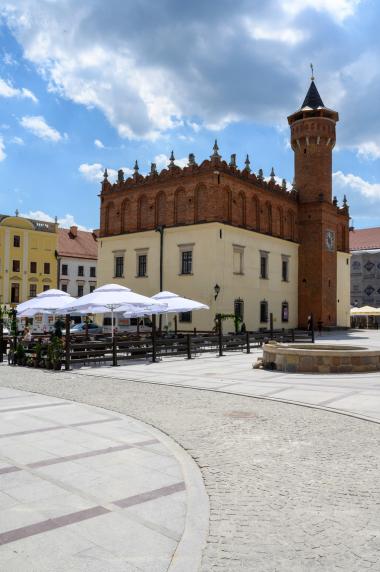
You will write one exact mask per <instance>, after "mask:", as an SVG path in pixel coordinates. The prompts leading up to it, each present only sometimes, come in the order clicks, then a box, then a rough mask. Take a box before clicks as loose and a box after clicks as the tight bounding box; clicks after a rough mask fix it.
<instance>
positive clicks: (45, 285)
mask: <svg viewBox="0 0 380 572" xmlns="http://www.w3.org/2000/svg"><path fill="white" fill-rule="evenodd" d="M48 290H50V286H49V285H48V284H44V285H43V291H44V292H47V291H48Z"/></svg>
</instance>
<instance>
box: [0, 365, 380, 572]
mask: <svg viewBox="0 0 380 572" xmlns="http://www.w3.org/2000/svg"><path fill="white" fill-rule="evenodd" d="M194 363H195V362H194ZM188 367H189V368H190V369H191V368H192V367H194V364H193V363H191V364H188ZM0 369H1V368H0ZM0 386H3V387H6V386H8V387H14V388H18V389H21V388H22V389H24V390H29V391H35V392H38V393H41V394H42V393H43V394H46V395H50V396H51V397H49V398H48V399H52V397H53V396H54V397H59V398H65V399H70V400H76V401H78V402H82V403H91V404H92V405H96V406H100V407H102V408H105V409H108V410H110V411H109V414H110V415H115V414H116V415H117V413H114V412H121V413H124V414H127V415H132V416H133V417H138V418H139V419H142V420H143V421H145V422H148V423H149V424H152V425H154V426H155V427H157V428H159V429H160V430H161V431H164V432H165V433H167V434H169V435H171V436H172V437H173V438H174V439H175V440H176V441H177V442H178V443H180V445H181V446H182V447H183V448H184V449H185V450H186V451H187V452H188V453H189V454H190V455H191V456H192V457H193V459H195V461H196V462H197V464H198V466H199V467H200V470H201V471H202V476H203V480H204V483H205V486H206V490H207V493H208V496H209V501H210V524H209V526H210V528H209V535H208V538H207V542H206V545H205V547H204V550H203V554H202V561H201V563H199V561H198V560H197V558H196V556H197V553H198V552H197V550H190V551H188V553H187V554H188V555H190V556H189V558H188V560H187V563H186V565H185V567H184V568H182V571H185V572H196V571H198V570H201V572H242V571H244V572H253V571H256V570H257V571H260V572H289V571H291V572H306V571H307V572H317V571H318V572H320V571H323V572H338V571H342V570H343V571H344V572H363V571H364V570H380V513H379V509H378V507H379V505H380V492H379V484H378V483H379V469H380V427H379V425H378V424H377V423H370V422H368V421H363V420H360V419H353V418H351V417H347V416H345V415H336V414H335V413H331V412H327V411H321V410H315V409H310V408H306V407H299V406H294V405H289V404H284V403H280V402H277V401H265V400H262V399H252V398H251V397H245V396H240V395H232V394H230V393H222V392H210V391H199V390H195V389H189V388H184V387H174V386H168V385H158V384H152V383H136V382H128V381H126V380H117V379H111V378H105V377H91V376H84V375H83V376H81V375H77V374H74V373H70V372H69V373H65V372H41V371H38V370H33V369H31V370H28V369H25V368H17V367H14V368H12V367H7V368H6V375H2V372H1V371H0ZM59 409H61V410H63V409H65V407H56V408H55V410H56V411H58V410H59ZM35 411H36V410H35ZM45 411H46V410H45ZM105 425H107V424H105ZM31 462H33V461H31ZM14 474H15V475H16V474H17V473H14ZM9 476H10V475H9ZM118 498H120V497H119V496H118ZM197 498H199V495H195V499H197ZM124 510H125V509H124ZM105 516H107V515H105ZM97 518H104V517H103V516H99V517H97ZM191 521H192V523H193V526H194V527H195V528H196V529H197V528H198V523H197V521H196V520H195V521H194V519H191ZM61 530H63V529H61ZM67 530H69V528H68V527H67ZM55 532H57V531H52V532H51V533H49V534H54V533H55ZM37 538H38V537H37V536H36V537H35V539H37ZM117 538H118V537H117ZM29 540H30V541H32V540H33V539H32V538H31V539H29ZM77 541H78V539H77V538H76V537H75V538H74V539H73V542H77ZM100 541H101V538H100V539H99V542H100ZM180 545H181V542H180V544H179V546H178V549H177V552H178V550H179V548H180ZM10 546H11V544H9V547H10ZM74 546H75V545H74ZM58 549H59V547H58V546H57V550H58ZM42 550H43V545H41V546H40V547H39V553H41V551H42ZM147 550H148V547H147ZM79 551H80V548H79ZM58 554H60V553H59V552H58ZM102 554H103V553H102ZM91 562H92V561H91ZM94 562H95V564H94V566H93V567H91V565H90V566H89V567H88V571H89V572H90V571H91V572H92V570H93V569H95V570H97V568H96V567H95V566H96V561H95V560H94ZM0 568H4V569H5V570H7V566H2V567H1V566H0ZM21 569H22V570H23V572H24V570H25V568H21ZM63 569H70V568H63ZM98 569H99V568H98ZM148 569H149V568H148ZM26 570H27V572H30V570H28V568H26ZM37 570H38V569H37ZM103 570H107V568H106V567H104V568H103ZM127 570H128V569H127ZM153 570H154V568H153ZM33 572H37V571H33Z"/></svg>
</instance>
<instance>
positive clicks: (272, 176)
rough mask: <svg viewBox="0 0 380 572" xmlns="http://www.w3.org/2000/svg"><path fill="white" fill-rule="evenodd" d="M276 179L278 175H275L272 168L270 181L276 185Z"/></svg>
mask: <svg viewBox="0 0 380 572" xmlns="http://www.w3.org/2000/svg"><path fill="white" fill-rule="evenodd" d="M275 177H276V175H275V172H274V168H273V167H272V170H271V172H270V181H271V183H275V182H276V178H275Z"/></svg>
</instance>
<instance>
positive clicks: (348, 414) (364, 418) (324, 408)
mask: <svg viewBox="0 0 380 572" xmlns="http://www.w3.org/2000/svg"><path fill="white" fill-rule="evenodd" d="M77 375H83V376H85V377H104V376H102V375H101V374H94V373H78V374H77ZM109 379H115V380H117V381H130V382H133V383H147V384H150V385H162V386H164V387H177V388H182V389H194V390H197V391H210V392H211V393H222V394H224V395H239V396H241V397H251V398H252V399H262V400H263V401H275V402H278V403H287V404H289V405H297V406H299V407H307V408H308V409H317V410H320V411H326V412H328V413H337V414H338V415H345V416H346V417H353V418H354V419H360V420H361V421H368V422H370V423H377V424H378V425H379V424H380V418H379V419H376V417H369V416H366V415H361V414H360V413H354V412H352V411H343V409H335V408H334V407H327V406H325V405H317V404H313V403H305V402H303V401H294V400H291V399H282V398H280V397H268V396H263V395H255V394H254V393H242V392H241V393H239V392H234V391H226V390H223V389H212V388H209V387H196V386H193V385H185V384H178V383H163V382H160V381H143V380H141V379H133V378H127V377H113V376H112V377H111V376H110V377H109Z"/></svg>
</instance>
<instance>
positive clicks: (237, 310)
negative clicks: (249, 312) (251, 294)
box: [234, 298, 244, 320]
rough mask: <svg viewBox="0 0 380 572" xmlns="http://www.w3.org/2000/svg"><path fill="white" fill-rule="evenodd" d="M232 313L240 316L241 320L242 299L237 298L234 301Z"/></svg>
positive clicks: (242, 310)
mask: <svg viewBox="0 0 380 572" xmlns="http://www.w3.org/2000/svg"><path fill="white" fill-rule="evenodd" d="M234 314H235V316H238V317H239V318H241V320H243V319H244V301H243V300H242V299H241V298H238V299H237V300H235V302H234Z"/></svg>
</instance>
